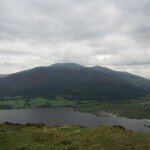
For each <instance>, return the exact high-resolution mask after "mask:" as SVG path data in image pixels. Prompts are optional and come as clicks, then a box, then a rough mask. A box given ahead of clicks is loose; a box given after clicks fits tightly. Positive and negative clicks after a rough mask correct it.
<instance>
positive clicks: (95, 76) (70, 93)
mask: <svg viewBox="0 0 150 150" xmlns="http://www.w3.org/2000/svg"><path fill="white" fill-rule="evenodd" d="M149 92H150V80H147V79H144V78H142V77H138V76H135V75H132V74H128V73H124V72H117V71H113V70H110V69H107V68H103V67H100V66H96V67H84V66H81V65H78V64H73V63H64V64H53V65H51V66H48V67H37V68H34V69H31V70H26V71H22V72H19V73H15V74H12V75H10V76H7V77H4V78H0V97H5V96H25V97H37V96H41V97H49V98H55V97H56V96H60V95H61V96H62V95H63V97H65V98H71V99H84V100H90V99H94V100H101V101H103V100H108V101H115V100H124V99H130V98H138V97H142V96H145V95H146V94H149Z"/></svg>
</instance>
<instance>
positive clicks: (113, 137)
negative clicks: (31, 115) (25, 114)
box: [0, 123, 150, 150]
mask: <svg viewBox="0 0 150 150" xmlns="http://www.w3.org/2000/svg"><path fill="white" fill-rule="evenodd" d="M0 131H1V133H2V134H0V139H1V140H0V148H1V150H10V149H11V150H18V149H20V150H21V149H26V150H41V149H44V150H101V149H103V150H104V149H107V150H133V149H134V150H149V149H150V135H149V134H142V133H133V132H131V131H127V130H125V129H124V128H123V127H120V126H114V127H109V126H100V127H98V128H84V127H80V126H63V127H58V126H57V127H48V126H44V125H42V124H27V125H18V124H10V123H7V124H1V125H0Z"/></svg>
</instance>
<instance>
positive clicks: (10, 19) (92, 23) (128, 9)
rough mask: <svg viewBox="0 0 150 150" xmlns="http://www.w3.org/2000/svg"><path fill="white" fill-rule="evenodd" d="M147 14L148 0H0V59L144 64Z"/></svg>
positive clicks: (149, 38)
mask: <svg viewBox="0 0 150 150" xmlns="http://www.w3.org/2000/svg"><path fill="white" fill-rule="evenodd" d="M149 17H150V2H149V0H132V3H131V0H126V1H123V0H122V1H121V0H113V1H112V0H75V1H74V0H55V1H53V0H42V1H41V0H13V1H10V0H5V1H3V0H0V58H1V62H2V61H4V60H5V59H7V60H6V62H9V63H12V62H14V64H15V65H16V67H14V68H13V69H11V67H8V70H9V71H11V70H12V71H15V68H16V71H18V70H22V69H24V68H25V69H27V68H29V67H35V66H38V65H50V64H51V63H55V62H76V63H80V64H84V65H88V66H91V65H104V66H114V67H115V66H119V65H121V66H124V68H126V67H125V66H127V68H126V70H132V69H130V68H133V67H134V66H136V65H140V66H149V67H150V62H149V60H150V19H149ZM4 41H6V43H5V42H4ZM18 43H19V46H18ZM8 55H9V56H13V58H12V57H11V59H10V58H8ZM25 57H26V58H25ZM18 64H20V65H18ZM145 68H146V69H147V68H148V67H145ZM149 69H150V68H149ZM3 70H5V72H7V67H6V68H5V69H2V70H1V72H0V73H3ZM141 70H142V71H143V75H144V74H145V72H146V71H144V70H145V69H144V67H143V68H142V69H141ZM142 71H141V72H142ZM133 72H134V71H133ZM135 72H136V70H135ZM140 74H141V73H140ZM148 74H150V72H149V73H148Z"/></svg>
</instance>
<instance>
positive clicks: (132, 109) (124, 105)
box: [0, 97, 150, 119]
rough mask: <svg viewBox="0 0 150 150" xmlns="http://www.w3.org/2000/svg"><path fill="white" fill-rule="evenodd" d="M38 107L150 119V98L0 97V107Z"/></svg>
mask: <svg viewBox="0 0 150 150" xmlns="http://www.w3.org/2000/svg"><path fill="white" fill-rule="evenodd" d="M39 107H73V108H74V109H75V110H78V111H80V112H88V113H92V114H95V115H99V114H100V112H101V111H106V112H108V113H112V114H115V115H118V116H122V117H127V118H134V119H150V99H149V98H148V99H143V100H136V101H135V100H134V101H133V100H132V101H124V102H96V101H72V100H66V99H61V100H58V99H55V100H50V99H44V98H40V97H39V98H34V99H24V98H21V97H20V98H5V99H0V109H21V108H39Z"/></svg>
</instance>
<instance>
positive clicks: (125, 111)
mask: <svg viewBox="0 0 150 150" xmlns="http://www.w3.org/2000/svg"><path fill="white" fill-rule="evenodd" d="M76 109H77V110H78V111H81V112H88V113H92V114H95V115H98V114H99V113H100V112H101V111H106V112H109V113H112V114H115V115H118V116H122V117H127V118H132V119H150V101H143V102H141V101H135V102H132V101H125V102H113V103H111V102H105V103H100V102H88V103H83V104H80V105H79V106H77V107H76Z"/></svg>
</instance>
